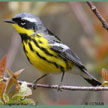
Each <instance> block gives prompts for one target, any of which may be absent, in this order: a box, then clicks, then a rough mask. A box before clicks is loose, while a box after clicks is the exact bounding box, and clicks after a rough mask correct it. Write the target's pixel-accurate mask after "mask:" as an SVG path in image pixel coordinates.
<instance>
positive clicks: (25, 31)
mask: <svg viewBox="0 0 108 108" xmlns="http://www.w3.org/2000/svg"><path fill="white" fill-rule="evenodd" d="M12 25H13V26H14V28H15V29H16V30H17V32H18V33H19V34H26V35H27V36H31V35H33V34H34V30H33V29H26V28H23V27H20V26H19V25H17V24H12Z"/></svg>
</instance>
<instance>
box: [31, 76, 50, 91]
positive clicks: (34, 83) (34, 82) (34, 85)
mask: <svg viewBox="0 0 108 108" xmlns="http://www.w3.org/2000/svg"><path fill="white" fill-rule="evenodd" d="M47 75H48V74H44V75H42V76H41V77H39V78H38V79H36V80H34V81H33V84H32V88H33V89H36V84H37V82H38V81H39V80H40V79H42V78H44V77H45V76H47Z"/></svg>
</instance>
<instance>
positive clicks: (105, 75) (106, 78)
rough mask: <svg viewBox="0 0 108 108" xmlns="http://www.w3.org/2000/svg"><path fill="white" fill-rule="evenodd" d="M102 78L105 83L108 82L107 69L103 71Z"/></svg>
mask: <svg viewBox="0 0 108 108" xmlns="http://www.w3.org/2000/svg"><path fill="white" fill-rule="evenodd" d="M102 77H103V79H104V80H105V81H108V73H107V70H106V69H104V68H103V69H102Z"/></svg>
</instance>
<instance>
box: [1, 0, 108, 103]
mask: <svg viewBox="0 0 108 108" xmlns="http://www.w3.org/2000/svg"><path fill="white" fill-rule="evenodd" d="M94 4H95V5H96V7H97V8H98V10H99V11H100V13H101V14H102V15H103V17H104V18H105V19H106V20H107V19H108V2H95V3H94ZM20 12H30V13H33V14H35V15H37V16H39V17H40V18H41V19H42V21H43V22H44V24H45V25H46V26H47V28H48V29H49V30H51V31H52V32H53V33H55V34H56V35H57V36H58V37H59V38H60V39H61V40H62V41H63V42H64V43H66V44H67V45H68V46H69V47H70V48H71V49H72V50H73V51H75V52H76V53H77V55H78V56H79V57H80V58H81V61H82V62H83V63H84V64H85V66H86V67H87V69H88V71H89V72H90V73H91V74H92V75H94V76H95V77H96V78H97V79H98V80H100V81H101V82H102V81H103V79H102V76H101V70H102V68H106V69H108V32H107V31H106V30H105V29H104V28H103V27H102V25H101V23H100V22H99V21H98V19H97V17H96V16H95V15H94V14H93V12H92V11H91V10H90V8H89V7H88V5H87V4H86V2H0V25H1V26H0V58H2V57H3V56H4V55H7V67H8V68H10V69H12V70H13V71H14V72H15V71H17V70H18V69H22V68H24V69H25V70H24V72H23V73H22V75H21V76H20V80H23V81H29V82H32V81H33V80H35V79H36V78H38V77H40V76H41V73H40V72H39V71H38V70H36V69H35V68H34V67H33V66H31V64H30V63H29V62H28V61H27V59H26V57H25V56H24V53H23V49H22V45H21V39H20V36H19V35H18V33H17V32H16V31H15V29H14V28H13V27H12V26H11V25H9V24H6V23H5V22H4V20H6V19H8V18H11V17H13V16H14V15H16V14H18V13H20ZM76 72H79V70H77V69H73V70H72V71H71V72H70V73H66V74H65V77H64V80H63V84H64V85H73V86H90V85H89V84H88V83H87V82H86V81H85V80H84V79H82V78H81V77H80V76H79V75H74V74H72V73H76ZM60 78H61V74H57V75H52V74H51V75H49V76H47V77H46V78H44V79H43V80H42V81H40V83H48V84H59V82H60ZM31 98H33V99H34V100H35V101H36V102H37V103H38V104H85V103H86V102H104V104H108V101H107V100H108V92H106V91H104V92H99V91H98V92H95V91H87V92H86V91H65V90H64V91H62V92H58V91H57V90H53V89H42V88H38V89H36V90H35V91H33V95H32V96H31Z"/></svg>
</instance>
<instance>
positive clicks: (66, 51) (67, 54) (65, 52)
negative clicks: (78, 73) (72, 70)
mask: <svg viewBox="0 0 108 108" xmlns="http://www.w3.org/2000/svg"><path fill="white" fill-rule="evenodd" d="M51 49H52V50H53V51H55V52H56V53H58V54H59V55H60V56H61V57H63V58H65V59H68V60H70V61H71V62H72V63H73V64H74V65H76V66H77V67H79V68H80V69H81V68H83V69H85V67H84V65H83V64H82V63H81V61H80V58H79V57H78V56H77V55H76V54H75V53H74V52H73V51H72V50H71V49H70V48H69V47H68V46H67V45H65V44H63V43H54V44H51ZM85 70H86V69H85Z"/></svg>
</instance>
